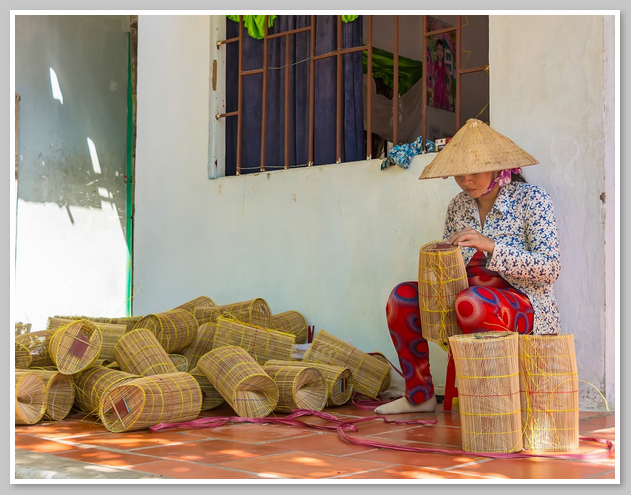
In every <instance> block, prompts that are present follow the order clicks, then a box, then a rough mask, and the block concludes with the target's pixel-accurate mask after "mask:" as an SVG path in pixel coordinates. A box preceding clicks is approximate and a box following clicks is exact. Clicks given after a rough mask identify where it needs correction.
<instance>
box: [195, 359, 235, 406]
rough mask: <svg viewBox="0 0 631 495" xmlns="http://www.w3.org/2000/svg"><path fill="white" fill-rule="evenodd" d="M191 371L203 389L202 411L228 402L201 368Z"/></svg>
mask: <svg viewBox="0 0 631 495" xmlns="http://www.w3.org/2000/svg"><path fill="white" fill-rule="evenodd" d="M189 373H190V374H191V375H192V376H193V378H195V380H197V383H198V384H199V388H200V389H201V391H202V411H208V410H210V409H214V408H215V407H217V406H220V405H221V404H223V403H224V402H226V401H225V399H224V398H223V397H222V396H221V394H220V393H219V391H218V390H217V389H216V388H215V387H213V385H212V383H210V380H209V379H208V378H207V377H206V375H204V373H202V372H201V371H200V369H199V368H193V369H192V370H191V371H189Z"/></svg>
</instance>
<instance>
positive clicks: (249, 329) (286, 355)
mask: <svg viewBox="0 0 631 495" xmlns="http://www.w3.org/2000/svg"><path fill="white" fill-rule="evenodd" d="M294 339H295V337H294V335H292V334H290V333H282V332H277V331H276V330H269V329H267V328H261V327H254V326H250V325H249V324H246V323H242V322H240V321H236V320H229V319H227V318H225V317H223V316H220V317H219V319H218V320H217V330H216V331H215V340H214V341H213V348H217V347H221V346H224V345H238V346H239V347H243V348H244V349H245V350H246V351H248V353H249V354H250V355H251V356H252V357H253V358H254V359H255V360H256V362H257V363H259V364H260V365H263V364H265V363H266V362H267V361H269V360H270V359H283V360H289V359H291V353H292V351H293V348H294ZM198 362H199V361H198Z"/></svg>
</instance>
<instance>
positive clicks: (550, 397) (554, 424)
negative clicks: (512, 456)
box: [519, 334, 579, 452]
mask: <svg viewBox="0 0 631 495" xmlns="http://www.w3.org/2000/svg"><path fill="white" fill-rule="evenodd" d="M519 379H520V380H519V382H520V395H521V418H522V427H523V439H524V448H525V449H527V450H533V451H538V452H549V451H567V450H576V449H578V443H579V441H578V437H579V429H578V421H579V403H578V401H579V399H578V369H577V364H576V353H575V349H574V336H573V335H572V334H566V335H520V336H519Z"/></svg>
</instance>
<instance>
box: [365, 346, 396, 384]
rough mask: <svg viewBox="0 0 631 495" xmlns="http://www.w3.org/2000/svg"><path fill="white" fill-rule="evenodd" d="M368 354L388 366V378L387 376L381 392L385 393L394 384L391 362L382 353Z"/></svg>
mask: <svg viewBox="0 0 631 495" xmlns="http://www.w3.org/2000/svg"><path fill="white" fill-rule="evenodd" d="M368 354H369V355H371V356H372V357H375V358H377V359H378V360H379V361H381V362H383V363H386V364H387V365H388V376H386V379H385V380H384V381H383V383H382V384H381V390H380V392H385V391H386V390H388V389H389V388H390V384H391V383H392V369H391V368H392V366H390V361H389V360H388V358H387V357H386V356H385V355H384V354H382V353H381V352H369V353H368Z"/></svg>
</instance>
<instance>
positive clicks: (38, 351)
mask: <svg viewBox="0 0 631 495" xmlns="http://www.w3.org/2000/svg"><path fill="white" fill-rule="evenodd" d="M53 333H54V332H52V331H51V330H40V331H38V332H31V333H25V334H22V335H16V336H15V352H16V356H15V357H16V368H27V367H36V366H51V365H54V363H53V360H52V358H51V357H50V352H49V347H50V339H51V337H52V336H53ZM18 347H19V348H20V351H19V352H20V356H19V357H18ZM23 347H25V348H26V349H27V350H28V354H30V360H29V359H28V358H27V357H26V355H25V352H24V349H23ZM18 358H19V359H20V360H21V362H27V361H29V366H17V360H18Z"/></svg>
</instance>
